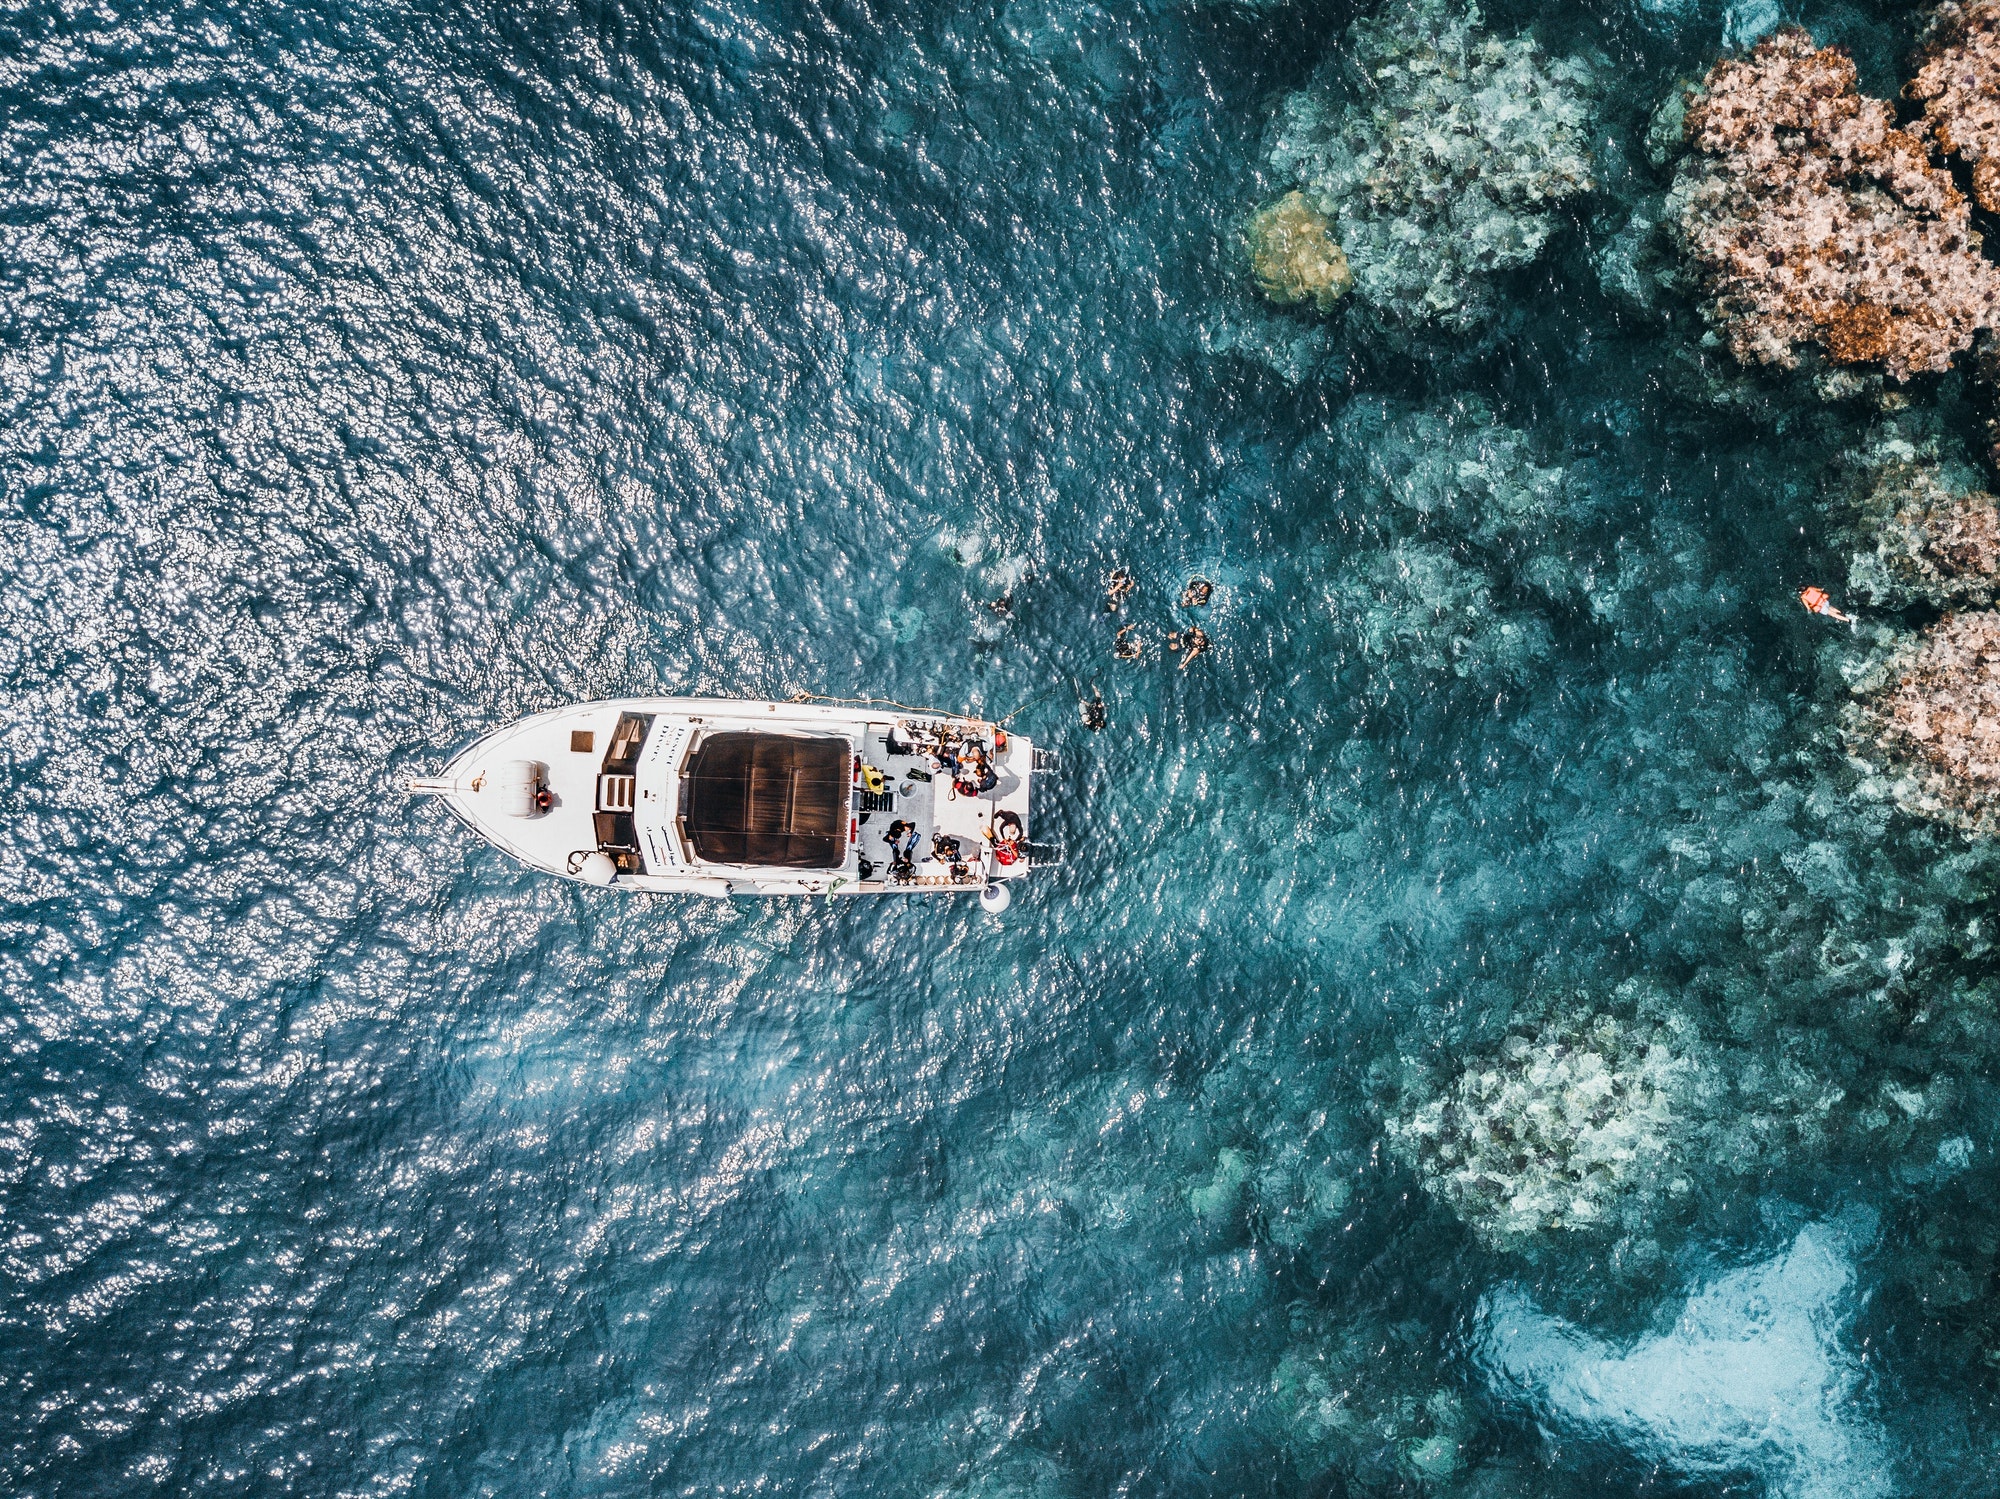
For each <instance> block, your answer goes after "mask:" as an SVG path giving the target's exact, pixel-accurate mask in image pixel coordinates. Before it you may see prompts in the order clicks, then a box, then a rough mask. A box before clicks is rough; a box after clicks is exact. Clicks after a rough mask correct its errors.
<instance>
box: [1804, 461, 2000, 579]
mask: <svg viewBox="0 0 2000 1499" xmlns="http://www.w3.org/2000/svg"><path fill="white" fill-rule="evenodd" d="M1895 446H1900V447H1901V452H1896V451H1895V450H1894V448H1895ZM1846 501H1847V508H1848V509H1849V510H1850V513H1851V515H1852V520H1851V521H1850V523H1849V524H1847V525H1846V526H1844V527H1843V528H1842V531H1843V536H1842V540H1843V541H1844V542H1845V543H1846V544H1847V545H1848V546H1850V547H1852V548H1853V551H1852V553H1851V555H1850V557H1849V561H1848V572H1847V590H1848V594H1849V596H1850V597H1853V598H1857V599H1860V600H1863V601H1865V602H1867V603H1870V604H1874V605H1877V606H1880V607H1885V608H1891V609H1900V608H1903V607H1906V606H1907V605H1910V604H1913V603H1929V604H1940V605H1945V606H1950V607H1959V608H1963V607H1965V606H1968V605H1971V606H1975V607H1980V608H1984V607H1990V606H1991V605H1992V604H1993V603H1994V602H1995V601H1996V599H2000V507H1996V505H1995V503H1994V499H1993V496H1992V495H1990V494H1988V493H1987V492H1986V491H1985V490H1983V489H1967V488H1964V487H1962V486H1960V485H1958V484H1955V483H1951V482H1948V481H1947V476H1946V475H1945V474H1944V473H1943V472H1942V470H1941V468H1940V466H1939V464H1938V463H1937V461H1936V460H1935V459H1934V458H1929V457H1926V456H1924V455H1920V454H1918V453H1917V452H1916V451H1915V450H1914V449H1911V448H1909V447H1908V446H1907V445H1892V446H1891V450H1890V451H1889V452H1888V453H1886V454H1884V455H1881V456H1880V457H1877V458H1873V459H1871V461H1869V462H1866V463H1864V464H1862V465H1860V466H1859V467H1858V469H1857V470H1856V471H1855V472H1854V473H1853V475H1852V477H1851V479H1850V481H1849V483H1848V485H1847V486H1846Z"/></svg>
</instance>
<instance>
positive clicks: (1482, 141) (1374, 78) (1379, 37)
mask: <svg viewBox="0 0 2000 1499" xmlns="http://www.w3.org/2000/svg"><path fill="white" fill-rule="evenodd" d="M1344 62H1345V64H1346V66H1347V68H1348V71H1349V75H1350V76H1349V77H1348V79H1347V81H1346V85H1345V87H1339V86H1335V85H1334V84H1333V83H1331V82H1329V84H1328V85H1326V86H1315V87H1313V88H1309V89H1305V90H1302V91H1300V92H1298V93H1294V94H1292V95H1291V96H1290V97H1288V98H1287V99H1286V100H1285V102H1284V104H1283V105H1282V106H1281V108H1280V111H1279V115H1278V119H1277V122H1276V125H1275V129H1274V134H1273V140H1272V144H1271V147H1270V151H1269V160H1270V164H1271V166H1272V168H1273V169H1274V170H1275V171H1276V172H1277V173H1278V174H1279V175H1280V176H1281V177H1283V178H1285V179H1287V180H1292V181H1296V182H1297V183H1298V185H1299V187H1300V189H1301V190H1302V191H1303V194H1304V197H1305V200H1306V201H1307V202H1308V203H1309V204H1310V205H1311V206H1312V207H1313V208H1314V209H1315V210H1317V211H1318V212H1319V213H1320V214H1322V215H1324V216H1325V217H1326V218H1327V219H1328V220H1330V221H1331V222H1332V224H1333V226H1334V237H1335V238H1336V239H1337V240H1338V241H1339V243H1340V245H1341V247H1342V248H1343V250H1344V251H1345V253H1346V259H1347V261H1348V262H1349V264H1350V265H1351V266H1352V269H1353V275H1354V282H1355V296H1356V299H1357V300H1358V301H1359V302H1360V303H1362V304H1363V305H1365V306H1366V307H1367V308H1368V309H1369V310H1370V311H1371V312H1372V313H1373V314H1374V315H1375V316H1376V318H1377V320H1378V321H1380V322H1381V323H1383V324H1386V325H1387V326H1389V327H1391V328H1414V327H1427V328H1436V329H1442V330H1447V331H1463V330H1467V329H1471V328H1474V327H1476V326H1478V325H1479V324H1480V323H1482V322H1483V321H1485V320H1486V318H1488V317H1489V316H1490V315H1491V313H1492V312H1493V310H1494V296H1493V289H1492V287H1491V285H1490V281H1489V278H1490V277H1491V276H1492V274H1493V273H1494V272H1497V271H1502V270H1506V269H1508V268H1510V267H1514V266H1523V265H1527V264H1528V263H1529V262H1531V261H1533V260H1534V259H1535V258H1536V257H1537V256H1538V255H1539V254H1541V252H1542V247H1543V246H1544V245H1545V244H1546V243H1547V242H1548V239H1549V237H1550V235H1552V234H1553V233H1554V232H1555V230H1556V228H1557V225H1558V224H1559V222H1560V219H1559V218H1558V215H1557V209H1558V207H1559V205H1560V204H1561V203H1562V201H1563V200H1564V199H1566V198H1570V197H1574V196H1575V195H1577V194H1579V193H1584V192H1588V191H1589V190H1590V189H1591V187H1592V186H1593V183H1592V178H1591V156H1590V150H1589V139H1590V133H1591V128H1592V107H1591V102H1590V92H1591V80H1590V76H1589V73H1588V71H1587V70H1586V69H1585V67H1584V66H1583V65H1582V64H1581V63H1579V62H1576V61H1574V60H1572V59H1568V58H1550V57H1546V56H1544V55H1543V53H1542V51H1541V49H1540V48H1539V47H1537V46H1536V44H1535V43H1534V42H1533V41H1532V40H1531V39H1529V38H1527V37H1514V38H1507V39H1502V38H1498V37H1493V36H1489V35H1487V34H1486V33H1485V32H1484V31H1483V30H1482V29H1481V24H1480V15H1479V11H1478V9H1477V7H1475V6H1470V5H1456V4H1452V3H1449V0H1404V3H1398V4H1392V5H1390V6H1389V7H1388V8H1387V9H1386V10H1384V11H1383V12H1381V13H1380V14H1378V15H1376V16H1372V17H1368V18H1365V19H1363V20H1359V21H1356V22H1355V23H1354V24H1353V26H1351V27H1350V28H1349V30H1348V33H1347V44H1346V47H1345V49H1344Z"/></svg>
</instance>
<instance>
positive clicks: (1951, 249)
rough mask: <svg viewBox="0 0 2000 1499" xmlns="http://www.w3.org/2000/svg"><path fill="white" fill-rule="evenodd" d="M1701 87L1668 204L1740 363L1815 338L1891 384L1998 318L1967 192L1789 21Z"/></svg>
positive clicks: (1775, 355)
mask: <svg viewBox="0 0 2000 1499" xmlns="http://www.w3.org/2000/svg"><path fill="white" fill-rule="evenodd" d="M1705 89H1706V92H1705V93H1704V94H1703V95H1702V97H1700V98H1698V99H1696V100H1694V101H1693V102H1692V103H1691V104H1690V105H1689V106H1688V110H1687V117H1686V122H1685V127H1684V128H1685V131H1686V136H1687V140H1688V142H1689V144H1690V145H1692V146H1693V147H1694V148H1695V149H1694V150H1692V151H1690V152H1689V153H1688V155H1687V156H1686V157H1685V158H1684V159H1683V161H1682V164H1681V169H1680V175H1679V178H1678V179H1677V180H1676V182H1675V184H1674V190H1673V194H1672V196H1671V198H1670V201H1669V206H1670V212H1671V213H1672V215H1673V218H1674V221H1675V223H1676V225H1677V229H1678V233H1679V236H1680V238H1681V240H1682V242H1683V244H1684V246H1685V248H1686V250H1687V253H1688V255H1689V257H1690V259H1691V260H1692V261H1693V263H1694V264H1695V266H1696V268H1697V270H1698V272H1699V273H1700V276H1701V278H1702V282H1703V286H1704V290H1705V292H1706V294H1707V298H1708V300H1707V303H1706V305H1705V309H1704V310H1705V312H1706V313H1707V315H1708V317H1709V318H1710V319H1711V320H1712V321H1713V322H1714V323H1716V324H1717V325H1718V327H1719V328H1720V330H1721V332H1722V334H1723V336H1724V337H1725V338H1726V339H1727V341H1728V344H1729V347H1730V350H1731V352H1733V353H1734V354H1735V356H1736V357H1737V359H1738V360H1740V361H1741V362H1742V363H1744V364H1766V365H1777V366H1780V367H1782V368H1786V369H1792V368H1796V367H1797V364H1798V357H1799V356H1798V349H1799V347H1800V346H1801V345H1817V346H1819V348H1821V349H1822V350H1824V351H1825V353H1826V355H1827V357H1829V358H1830V359H1832V360H1834V361H1835V362H1837V363H1842V364H1871V365H1879V366H1880V367H1881V368H1882V369H1884V370H1886V371H1887V372H1888V373H1889V374H1890V375H1892V376H1894V377H1895V378H1896V379H1899V380H1901V379H1907V378H1908V377H1909V376H1910V375H1911V374H1913V373H1916V372H1919V371H1926V370H1943V369H1945V368H1947V367H1949V365H1950V364H1951V360H1952V356H1953V355H1954V354H1956V353H1957V352H1959V351H1960V350H1962V349H1964V348H1966V347H1967V346H1969V345H1970V344H1971V342H1972V339H1973V335H1974V334H1975V333H1976V332H1977V331H1978V330H1979V329H1981V328H1986V327H1991V326H1993V325H1994V324H1995V323H1996V322H2000V267H1995V266H1994V265H1992V264H1991V263H1990V262H1988V261H1987V260H1985V259H1984V258H1983V257H1982V256H1981V255H1980V253H1979V250H1980V240H1979V236H1978V235H1977V234H1976V233H1974V232H1973V230H1972V228H1971V227H1970V214H1971V209H1970V205H1969V204H1968V203H1967V201H1966V198H1965V195H1964V194H1963V193H1961V192H1959V190H1958V189H1957V188H1956V187H1955V186H1954V185H1953V184H1952V181H1951V178H1950V177H1949V176H1948V175H1947V174H1946V173H1944V172H1943V171H1940V170H1939V169H1938V168H1936V167H1934V166H1933V165H1931V162H1930V160H1929V157H1928V154H1927V152H1926V148H1925V142H1924V141H1923V140H1922V139H1921V138H1920V136H1919V135H1916V134H1912V133H1911V132H1909V131H1905V130H1899V129H1897V128H1896V126H1895V118H1894V115H1893V114H1892V112H1891V110H1890V107H1889V105H1888V104H1887V103H1885V102H1883V101H1882V100H1879V99H1870V98H1868V97H1866V96H1865V95H1863V94H1860V93H1858V92H1857V91H1856V89H1855V70H1854V64H1853V62H1852V61H1851V60H1850V59H1849V58H1848V57H1847V55H1846V54H1845V53H1844V52H1842V51H1841V50H1840V49H1838V48H1834V47H1815V46H1814V45H1813V42H1812V38H1811V37H1810V36H1808V35H1807V34H1806V33H1805V32H1803V31H1800V30H1798V29H1796V28H1788V29H1786V30H1783V31H1778V32H1775V33H1773V34H1772V35H1771V36H1769V37H1767V38H1765V39H1764V41H1762V42H1760V43H1759V44H1758V45H1757V47H1756V48H1755V50H1754V51H1752V52H1751V53H1750V55H1749V56H1748V57H1746V58H1743V59H1742V60H1740V61H1724V62H1720V63H1717V64H1716V66H1715V68H1714V69H1713V70H1712V71H1711V72H1710V73H1709V75H1708V79H1707V81H1706V84H1705Z"/></svg>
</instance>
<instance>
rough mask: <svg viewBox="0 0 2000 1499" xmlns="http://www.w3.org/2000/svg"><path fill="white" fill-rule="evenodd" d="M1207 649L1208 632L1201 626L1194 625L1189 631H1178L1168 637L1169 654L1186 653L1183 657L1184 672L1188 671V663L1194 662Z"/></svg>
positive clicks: (1182, 666)
mask: <svg viewBox="0 0 2000 1499" xmlns="http://www.w3.org/2000/svg"><path fill="white" fill-rule="evenodd" d="M1207 649H1208V631H1206V630H1204V629H1203V628H1202V627H1201V626H1200V625H1193V626H1191V627H1189V628H1188V629H1185V630H1179V631H1176V632H1175V633H1174V634H1172V635H1169V636H1168V637H1167V650H1168V651H1169V652H1172V651H1181V652H1183V653H1184V654H1183V655H1182V656H1181V670H1182V671H1186V670H1187V669H1188V662H1190V661H1192V660H1194V658H1195V657H1196V656H1199V655H1200V654H1201V653H1202V652H1203V651H1205V650H1207Z"/></svg>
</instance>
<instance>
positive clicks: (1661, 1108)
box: [1385, 1009, 1710, 1247]
mask: <svg viewBox="0 0 2000 1499" xmlns="http://www.w3.org/2000/svg"><path fill="white" fill-rule="evenodd" d="M1685 1030H1686V1028H1684V1027H1682V1028H1677V1027H1674V1026H1671V1025H1668V1024H1664V1023H1659V1022H1653V1021H1648V1020H1643V1019H1641V1020H1631V1021H1627V1020H1620V1019H1619V1018H1617V1017H1616V1016H1614V1015H1610V1014H1603V1013H1596V1012H1593V1011H1590V1010H1587V1009H1579V1010H1574V1011H1571V1012H1569V1013H1567V1014H1564V1015H1560V1016H1557V1017H1556V1018H1554V1019H1552V1020H1550V1021H1549V1022H1547V1023H1546V1024H1543V1025H1541V1026H1539V1027H1537V1028H1535V1029H1533V1030H1530V1031H1527V1032H1526V1033H1516V1034H1514V1035H1510V1036H1508V1037H1507V1038H1506V1040H1505V1041H1504V1042H1502V1043H1501V1045H1500V1048H1499V1050H1498V1051H1497V1052H1495V1053H1492V1054H1489V1055H1487V1056H1484V1057H1479V1058H1476V1059H1474V1060H1473V1061H1472V1062H1470V1063H1469V1064H1468V1065H1467V1066H1466V1067H1465V1068H1464V1070H1463V1071H1461V1072H1459V1073H1458V1074H1457V1076H1455V1077H1454V1078H1452V1079H1451V1080H1450V1082H1448V1083H1447V1084H1446V1085H1445V1086H1444V1088H1443V1089H1442V1090H1441V1091H1439V1092H1438V1093H1436V1094H1435V1095H1434V1096H1432V1097H1430V1098H1428V1099H1417V1100H1410V1099H1405V1100H1404V1102H1403V1105H1402V1109H1403V1111H1402V1112H1399V1113H1395V1114H1392V1115H1391V1116H1390V1117H1389V1118H1388V1119H1387V1120H1386V1122H1385V1128H1386V1130H1387V1133H1388V1137H1389V1143H1390V1147H1391V1149H1393V1150H1394V1151H1395V1153H1396V1154H1397V1155H1398V1156H1399V1157H1400V1158H1401V1159H1402V1160H1403V1161H1404V1162H1405V1163H1407V1164H1408V1165H1410V1166H1412V1167H1413V1168H1414V1169H1415V1170H1416V1172H1417V1174H1418V1176H1419V1177H1420V1178H1421V1179H1422V1181H1423V1185H1424V1189H1425V1190H1426V1191H1428V1192H1429V1193H1430V1194H1431V1195H1432V1196H1434V1197H1436V1198H1437V1199H1438V1200H1439V1201H1441V1202H1443V1203H1444V1204H1446V1205H1447V1206H1448V1207H1450V1208H1451V1210H1452V1211H1453V1212H1455V1213H1457V1214H1458V1216H1459V1217H1460V1218H1462V1219H1464V1220H1465V1222H1466V1223H1467V1224H1468V1225H1470V1227H1471V1228H1472V1229H1473V1231H1474V1232H1475V1233H1477V1234H1478V1235H1479V1236H1480V1237H1481V1238H1482V1239H1484V1240H1486V1241H1487V1242H1488V1243H1491V1244H1494V1245H1498V1246H1503V1247H1504V1246H1506V1245H1509V1244H1512V1243H1515V1242H1517V1241H1519V1240H1521V1239H1523V1238H1525V1237H1526V1236H1528V1235H1531V1234H1535V1233H1540V1232H1543V1231H1544V1230H1548V1229H1602V1228H1613V1227H1616V1226H1618V1224H1619V1220H1620V1217H1621V1211H1620V1210H1621V1208H1622V1206H1623V1205H1624V1203H1625V1201H1626V1199H1629V1198H1632V1197H1634V1196H1636V1195H1642V1194H1643V1193H1645V1192H1648V1191H1650V1190H1651V1189H1652V1188H1654V1187H1665V1188H1668V1189H1669V1190H1673V1189H1675V1188H1676V1187H1677V1188H1678V1190H1679V1191H1682V1192H1685V1191H1686V1190H1687V1184H1686V1183H1685V1181H1682V1180H1680V1178H1679V1172H1680V1170H1681V1167H1682V1165H1683V1162H1682V1159H1681V1158H1682V1154H1683V1150H1684V1145H1685V1138H1686V1136H1687V1134H1688V1124H1689V1120H1688V1117H1687V1115H1688V1112H1689V1108H1690V1105H1691V1104H1692V1103H1693V1102H1694V1101H1695V1100H1696V1099H1697V1098H1698V1097H1699V1095H1701V1094H1702V1093H1704V1092H1706V1091H1707V1090H1708V1089H1709V1087H1710V1080H1709V1079H1708V1078H1706V1076H1705V1075H1704V1068H1703V1066H1702V1064H1700V1063H1699V1062H1697V1061H1695V1060H1694V1059H1693V1056H1692V1055H1691V1051H1692V1045H1691V1043H1692V1042H1693V1041H1694V1040H1695V1038H1694V1037H1693V1036H1692V1034H1691V1033H1684V1032H1685Z"/></svg>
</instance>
